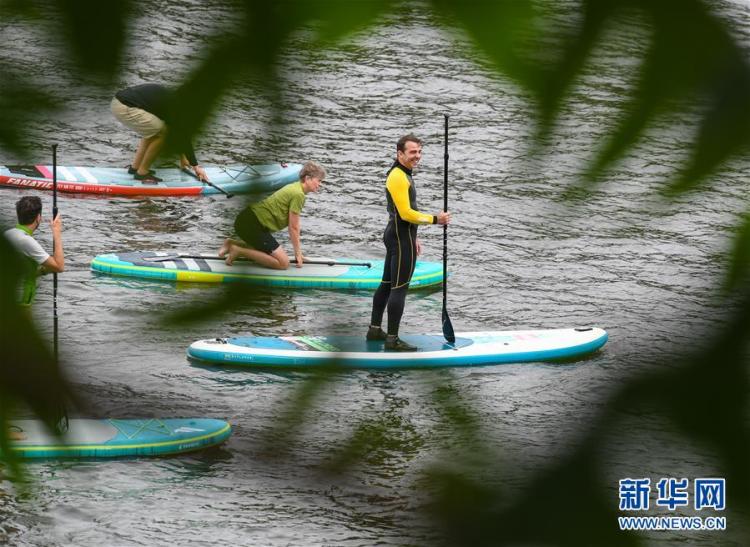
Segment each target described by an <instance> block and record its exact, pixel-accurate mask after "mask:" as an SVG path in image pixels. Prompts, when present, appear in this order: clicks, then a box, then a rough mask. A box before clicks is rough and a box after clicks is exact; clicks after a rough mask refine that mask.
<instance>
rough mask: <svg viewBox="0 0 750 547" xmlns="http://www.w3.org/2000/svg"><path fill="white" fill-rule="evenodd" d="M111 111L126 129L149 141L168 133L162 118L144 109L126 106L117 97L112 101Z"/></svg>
mask: <svg viewBox="0 0 750 547" xmlns="http://www.w3.org/2000/svg"><path fill="white" fill-rule="evenodd" d="M110 109H111V110H112V114H114V116H115V118H117V120H118V121H119V122H120V123H122V124H123V125H124V126H125V127H127V128H129V129H132V130H133V131H135V132H136V133H138V134H139V135H140V136H141V137H143V138H144V139H149V138H151V137H155V136H157V135H161V134H163V133H165V132H166V127H167V126H166V125H165V123H164V121H163V120H162V119H161V118H158V117H156V116H154V115H153V114H151V112H146V111H145V110H143V109H142V108H135V107H132V106H125V105H124V104H122V103H121V102H120V101H119V100H118V99H117V97H115V98H114V99H112V103H111V104H110Z"/></svg>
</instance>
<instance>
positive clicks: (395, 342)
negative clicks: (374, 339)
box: [384, 334, 417, 351]
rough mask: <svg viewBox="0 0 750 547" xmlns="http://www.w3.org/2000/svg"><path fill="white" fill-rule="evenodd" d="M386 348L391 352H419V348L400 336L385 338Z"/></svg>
mask: <svg viewBox="0 0 750 547" xmlns="http://www.w3.org/2000/svg"><path fill="white" fill-rule="evenodd" d="M384 347H385V349H387V350H390V351H417V346H412V345H411V344H409V343H407V342H404V341H403V340H401V338H399V337H398V336H391V335H390V334H389V335H388V336H386V338H385V346H384Z"/></svg>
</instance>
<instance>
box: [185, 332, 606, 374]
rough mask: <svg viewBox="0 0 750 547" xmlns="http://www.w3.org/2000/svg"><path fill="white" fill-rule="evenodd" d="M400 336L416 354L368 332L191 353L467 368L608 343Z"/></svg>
mask: <svg viewBox="0 0 750 547" xmlns="http://www.w3.org/2000/svg"><path fill="white" fill-rule="evenodd" d="M400 337H401V338H402V339H403V340H404V341H406V342H408V343H410V344H413V345H415V346H417V348H418V349H417V351H414V352H391V351H385V350H384V348H383V342H368V341H367V340H365V336H364V334H363V335H362V336H284V337H237V338H213V339H210V340H199V341H197V342H193V344H191V345H190V347H189V348H188V350H187V354H188V357H190V358H192V359H195V360H198V361H203V362H207V363H213V364H219V365H237V366H246V367H289V368H294V367H299V368H304V367H315V366H344V367H356V368H428V367H465V366H475V365H499V364H504V363H524V362H536V361H555V360H564V359H573V358H576V357H580V356H583V355H586V354H588V353H591V352H594V351H596V350H598V349H599V348H601V347H602V346H603V345H604V344H605V343H606V341H607V333H606V332H605V331H604V330H602V329H600V328H591V327H587V328H575V329H555V330H527V331H494V332H466V333H456V342H455V344H449V343H447V342H446V340H445V338H443V335H442V334H422V335H402V336H400Z"/></svg>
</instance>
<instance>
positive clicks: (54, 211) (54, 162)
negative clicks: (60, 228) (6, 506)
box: [52, 144, 58, 364]
mask: <svg viewBox="0 0 750 547" xmlns="http://www.w3.org/2000/svg"><path fill="white" fill-rule="evenodd" d="M52 218H53V219H55V218H57V144H53V145H52ZM55 244H56V241H55V236H54V231H53V232H52V248H53V249H54V248H55ZM52 323H53V329H52V351H53V355H54V358H55V364H57V362H58V360H57V356H58V351H57V272H53V274H52Z"/></svg>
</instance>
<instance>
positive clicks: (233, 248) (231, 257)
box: [224, 243, 240, 266]
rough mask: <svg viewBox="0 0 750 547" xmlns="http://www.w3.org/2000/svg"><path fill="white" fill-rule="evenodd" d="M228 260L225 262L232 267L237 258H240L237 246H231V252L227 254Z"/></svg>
mask: <svg viewBox="0 0 750 547" xmlns="http://www.w3.org/2000/svg"><path fill="white" fill-rule="evenodd" d="M226 255H227V258H226V260H224V262H225V263H226V265H227V266H231V265H232V262H234V260H235V258H237V257H238V256H240V253H239V249H238V248H237V245H233V244H231V243H230V244H229V251H228V252H227V253H226Z"/></svg>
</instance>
